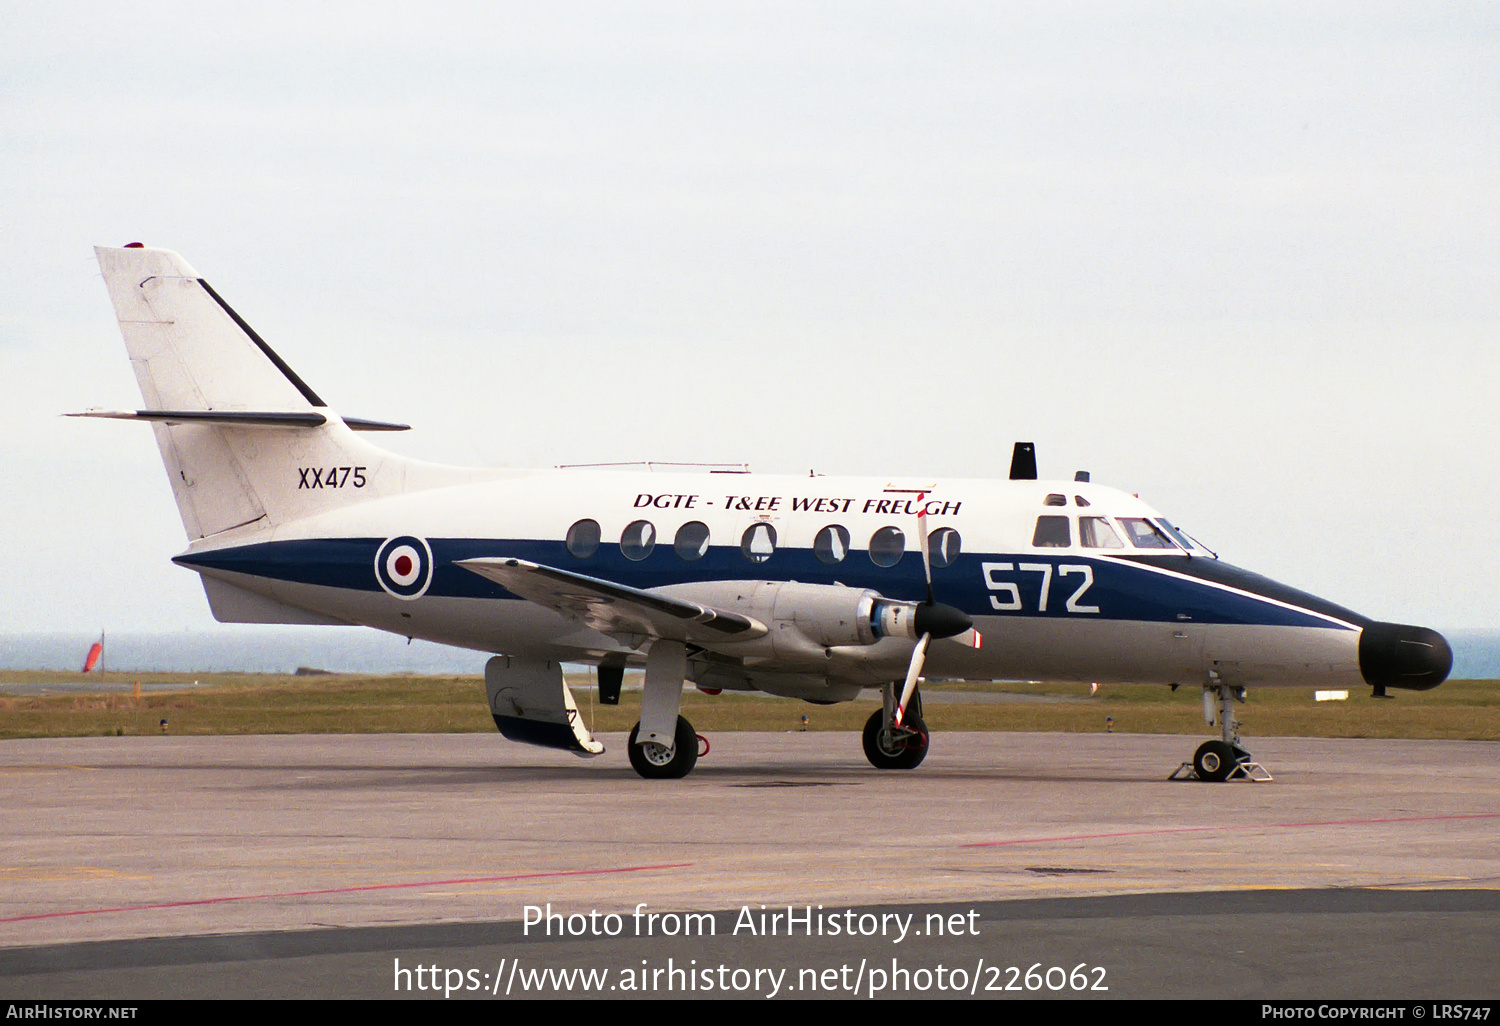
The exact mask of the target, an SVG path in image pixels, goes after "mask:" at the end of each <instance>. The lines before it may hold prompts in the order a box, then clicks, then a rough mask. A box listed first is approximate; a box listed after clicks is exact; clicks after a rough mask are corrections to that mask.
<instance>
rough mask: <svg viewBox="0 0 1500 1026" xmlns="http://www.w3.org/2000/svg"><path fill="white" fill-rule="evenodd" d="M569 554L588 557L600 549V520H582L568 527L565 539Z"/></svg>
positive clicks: (582, 557)
mask: <svg viewBox="0 0 1500 1026" xmlns="http://www.w3.org/2000/svg"><path fill="white" fill-rule="evenodd" d="M565 544H566V545H567V546H568V552H569V554H571V555H573V556H576V557H577V558H579V559H588V558H589V557H590V556H592V555H593V554H594V553H595V552H598V551H599V521H597V520H580V521H578V523H576V524H574V525H573V526H572V527H570V528H568V536H567V539H566V541H565Z"/></svg>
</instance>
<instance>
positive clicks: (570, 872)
mask: <svg viewBox="0 0 1500 1026" xmlns="http://www.w3.org/2000/svg"><path fill="white" fill-rule="evenodd" d="M691 865H692V863H691V862H668V863H664V864H662V865H659V866H621V867H618V868H616V869H564V870H559V871H557V872H554V873H515V874H512V875H510V876H476V877H473V878H471V879H467V880H419V881H417V882H415V883H391V884H362V885H360V886H358V887H326V888H323V889H322V890H315V891H273V892H270V893H267V894H231V895H228V896H226V897H222V898H195V899H193V900H190V901H163V902H158V903H156V904H152V905H122V906H120V907H119V908H84V909H76V910H74V911H72V912H42V913H40V914H38V915H33V916H12V917H10V918H8V919H0V923H24V922H28V921H30V920H34V919H65V918H68V917H69V916H102V915H107V914H109V913H112V912H150V911H154V910H157V909H164V908H188V907H191V906H193V905H221V904H224V903H225V902H230V901H264V900H266V899H268V898H311V897H316V896H318V895H320V894H355V893H358V892H360V891H392V890H406V889H411V888H416V887H443V886H449V887H452V886H456V885H458V884H482V883H497V882H499V881H502V880H542V879H547V878H552V877H560V876H603V875H605V874H616V873H646V872H650V871H651V870H654V869H686V868H687V867H688V866H691Z"/></svg>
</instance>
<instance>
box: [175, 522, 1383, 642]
mask: <svg viewBox="0 0 1500 1026" xmlns="http://www.w3.org/2000/svg"><path fill="white" fill-rule="evenodd" d="M383 541H384V539H381V538H327V539H310V540H305V541H276V542H262V543H258V544H253V545H243V546H236V547H232V548H224V549H216V550H213V551H209V552H201V553H192V554H186V555H182V556H178V557H177V559H176V562H178V563H179V564H181V565H183V566H187V567H190V568H193V569H203V570H218V571H221V572H226V573H233V574H242V575H247V576H250V577H260V578H266V579H269V580H273V581H285V582H291V583H296V584H308V585H317V586H321V587H328V588H343V589H349V590H352V591H362V592H378V591H380V590H381V586H380V583H379V581H378V580H377V579H376V575H375V556H376V552H377V550H379V548H380V546H381V544H382V542H383ZM428 544H429V545H430V546H431V549H432V558H433V563H434V568H433V572H432V583H431V586H430V587H429V588H428V589H427V591H426V597H429V598H431V597H441V598H470V599H510V598H514V597H515V596H513V595H512V594H511V593H510V592H507V591H506V590H505V589H503V588H501V587H500V586H499V585H497V584H494V583H492V582H491V581H488V580H486V579H484V578H482V577H480V576H479V575H477V574H474V573H471V572H470V571H468V570H465V569H464V568H463V567H460V566H456V565H454V564H455V563H456V562H457V561H459V560H463V559H476V558H481V557H515V558H518V559H524V560H528V561H530V562H534V563H541V564H544V565H547V566H555V567H558V568H560V569H564V570H571V571H574V572H576V573H581V574H587V575H588V576H590V577H598V578H602V579H604V580H608V581H614V582H616V583H619V584H623V585H627V586H629V587H633V588H642V589H646V588H659V587H664V586H667V585H673V584H688V583H695V582H703V581H721V580H758V579H765V580H777V581H800V582H802V583H804V584H827V585H832V584H842V585H846V586H848V587H852V588H870V589H873V590H875V591H878V592H880V593H881V594H882V595H884V596H886V597H887V598H892V599H904V600H909V601H921V600H922V598H923V597H924V594H925V586H924V583H923V577H922V564H921V557H920V556H919V555H918V554H916V553H911V552H909V553H907V554H906V555H905V556H904V557H903V558H902V559H901V560H900V561H899V562H898V563H897V564H896V565H895V566H891V567H880V566H876V565H874V564H873V563H872V562H871V561H870V559H869V558H868V556H867V554H866V553H864V552H862V551H855V552H851V553H849V557H848V559H846V560H845V561H844V562H843V563H839V564H836V565H833V566H828V565H825V564H824V563H822V562H820V561H819V560H818V559H817V558H816V557H815V556H814V555H813V553H812V551H811V550H809V549H794V548H782V549H778V550H777V551H776V552H775V553H774V554H773V555H772V556H771V557H770V558H769V559H767V560H766V561H765V562H762V563H752V562H750V561H749V560H747V559H746V558H745V556H744V554H743V553H742V552H741V550H740V548H739V547H738V546H714V547H710V548H709V550H708V552H707V553H706V554H705V555H704V556H703V558H702V559H699V560H695V561H693V562H685V561H684V560H682V559H680V558H679V557H678V556H677V554H676V553H675V552H674V551H673V549H672V547H671V546H669V545H658V546H657V547H656V549H655V550H654V551H653V552H652V553H651V554H650V555H649V556H647V557H646V558H645V559H643V560H631V559H627V558H626V557H625V556H624V555H623V554H622V553H621V552H620V551H619V548H618V547H617V546H611V545H604V546H601V547H600V548H599V550H598V551H597V552H596V553H595V554H594V555H592V556H590V557H589V558H587V559H577V558H575V557H574V556H572V555H571V554H569V553H568V551H567V549H566V548H565V546H564V545H563V543H562V542H556V541H510V540H502V539H486V538H430V539H428ZM996 564H1010V566H1009V567H1008V568H1005V569H998V568H997V567H996ZM1023 564H1025V565H1026V566H1027V567H1029V568H1030V569H1025V570H1023V569H1021V567H1022V565H1023ZM1210 564H1211V565H1210ZM1083 566H1087V567H1088V568H1089V571H1090V574H1091V577H1092V579H1091V580H1089V579H1088V575H1085V574H1083V573H1082V572H1080V570H1079V569H1078V568H1079V567H1083ZM1040 567H1050V571H1049V570H1043V569H1038V568H1040ZM933 585H934V588H935V589H936V591H937V596H938V600H939V601H941V602H944V603H947V604H949V605H953V606H957V607H958V608H959V609H962V610H963V611H964V612H966V613H968V614H969V615H970V616H1046V617H1066V618H1072V619H1077V618H1079V617H1089V618H1097V619H1102V620H1136V621H1146V622H1179V623H1180V622H1193V623H1204V624H1258V625H1271V626H1291V627H1324V628H1336V629H1337V628H1345V627H1346V625H1347V624H1353V625H1356V626H1362V625H1363V623H1364V622H1365V619H1364V618H1363V617H1360V616H1358V615H1357V614H1355V613H1352V612H1350V611H1349V610H1346V609H1343V608H1342V607H1339V606H1335V605H1334V604H1333V603H1330V602H1327V601H1325V600H1323V599H1319V598H1316V597H1315V596H1312V595H1308V594H1306V593H1304V592H1299V591H1296V590H1295V589H1292V588H1289V587H1287V586H1286V585H1282V584H1278V583H1277V582H1275V581H1271V580H1269V579H1267V578H1264V577H1261V576H1260V575H1258V574H1253V573H1250V572H1248V571H1245V570H1241V569H1239V568H1237V567H1234V566H1231V565H1229V564H1227V563H1224V562H1223V561H1221V560H1212V561H1210V560H1206V559H1202V558H1192V559H1189V558H1188V557H1183V556H1164V557H1159V558H1141V557H1127V558H1124V559H1112V558H1095V557H1091V556H1084V555H1081V554H1077V553H1066V554H1064V553H1059V554H1056V555H1053V554H1043V553H1039V552H1026V553H1013V554H995V555H981V554H967V553H966V554H963V555H961V556H959V557H958V558H957V559H956V560H955V561H954V563H953V565H952V566H949V567H944V568H942V569H935V570H934V571H933ZM1044 587H1045V588H1046V590H1047V597H1046V606H1045V608H1043V605H1042V592H1043V589H1044ZM1017 597H1019V603H1020V609H1006V608H1001V607H1004V606H1011V605H1014V604H1015V600H1016V598H1017ZM1070 605H1071V606H1072V607H1073V608H1071V609H1070V608H1069V606H1070ZM1094 608H1097V609H1098V612H1097V613H1094V612H1092V611H1089V612H1080V610H1092V609H1094ZM1320 614H1322V615H1320ZM1329 617H1336V618H1338V619H1339V620H1342V621H1344V623H1338V622H1334V621H1331V620H1330V619H1329Z"/></svg>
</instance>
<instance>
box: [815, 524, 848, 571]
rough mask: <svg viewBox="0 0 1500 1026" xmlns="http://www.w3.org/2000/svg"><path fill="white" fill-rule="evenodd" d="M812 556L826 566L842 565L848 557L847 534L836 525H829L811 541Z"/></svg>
mask: <svg viewBox="0 0 1500 1026" xmlns="http://www.w3.org/2000/svg"><path fill="white" fill-rule="evenodd" d="M813 555H814V556H817V557H818V562H819V563H823V564H825V565H827V566H833V565H834V564H835V563H842V562H843V561H844V557H845V556H847V555H849V532H848V531H847V530H845V529H844V528H842V527H840V526H839V525H838V524H829V525H828V526H827V527H825V528H823V530H821V531H819V532H818V534H817V537H815V538H814V539H813Z"/></svg>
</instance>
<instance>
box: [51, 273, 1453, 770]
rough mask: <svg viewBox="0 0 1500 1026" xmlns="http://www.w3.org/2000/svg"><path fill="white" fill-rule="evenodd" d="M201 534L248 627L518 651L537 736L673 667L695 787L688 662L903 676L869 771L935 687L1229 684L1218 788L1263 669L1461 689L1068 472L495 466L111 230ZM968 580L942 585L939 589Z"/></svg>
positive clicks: (876, 737)
mask: <svg viewBox="0 0 1500 1026" xmlns="http://www.w3.org/2000/svg"><path fill="white" fill-rule="evenodd" d="M97 253H98V257H99V265H100V267H101V269H102V270H103V274H104V281H105V284H106V285H107V286H108V289H109V295H110V299H111V301H112V302H113V304H114V309H115V315H116V317H117V318H118V319H119V322H120V329H121V332H122V333H123V335H124V337H125V347H126V349H127V351H128V352H129V356H130V363H131V367H132V368H133V369H134V370H135V374H136V378H137V380H138V381H139V383H140V388H141V395H142V397H143V399H144V402H145V405H144V408H143V409H140V410H125V411H106V410H90V411H88V412H87V413H84V414H77V416H92V417H108V418H117V419H126V420H140V421H147V422H149V423H150V424H151V425H152V430H153V431H154V432H155V434H156V441H157V445H158V446H159V447H160V449H161V455H162V460H163V462H164V463H165V464H166V470H167V476H168V478H169V479H170V481H171V484H172V491H173V494H174V495H175V496H176V499H177V507H178V510H179V512H180V513H181V515H182V522H183V525H184V526H185V527H186V529H187V535H188V547H187V550H186V551H185V552H183V553H182V554H181V555H178V556H176V557H175V560H174V561H175V562H177V563H178V564H180V565H182V566H185V567H187V568H189V569H191V570H194V571H196V572H197V573H198V574H199V575H200V576H201V578H202V581H203V588H204V591H205V592H206V593H207V596H208V602H209V606H210V607H211V608H212V610H213V613H214V616H215V617H216V618H217V619H219V620H220V621H222V622H228V623H290V624H358V625H363V626H367V627H374V628H376V629H378V630H383V631H391V632H393V633H396V634H400V635H404V636H406V637H408V638H423V639H427V640H430V641H435V642H439V643H442V644H447V645H456V646H461V647H464V648H470V649H475V650H478V651H480V652H488V653H497V654H495V655H494V656H493V657H492V658H490V659H489V661H488V663H487V664H486V666H485V689H486V693H487V696H488V700H489V704H490V711H491V713H492V714H493V716H494V719H495V723H496V725H497V726H498V727H499V729H500V731H501V733H503V734H504V735H505V736H506V737H507V738H510V739H511V740H514V741H523V742H527V743H531V744H537V745H546V746H551V747H556V748H562V749H568V750H571V751H574V752H577V753H580V754H583V755H597V754H599V753H601V752H602V751H603V750H604V747H603V745H602V744H600V743H599V742H598V741H596V740H595V739H594V738H593V737H592V736H591V735H590V733H589V731H588V729H587V727H586V726H585V725H584V724H583V722H582V721H581V719H580V717H579V715H578V710H577V707H576V704H575V702H574V699H573V696H572V694H571V692H570V691H569V688H568V686H567V684H566V682H565V681H564V678H563V673H562V664H563V663H565V662H566V663H583V664H591V665H594V666H597V667H598V680H599V697H600V701H601V702H603V703H605V704H614V703H617V702H618V701H619V695H620V687H621V679H622V675H623V673H624V671H625V669H626V668H627V667H644V669H645V675H644V685H643V691H642V700H641V714H640V722H639V723H638V724H637V726H636V728H635V730H633V731H632V732H631V735H630V740H629V744H628V751H629V756H630V761H631V764H632V765H633V766H634V767H635V769H636V771H637V772H639V773H640V774H641V775H642V776H644V777H682V776H685V775H686V774H687V773H689V772H691V770H692V769H693V767H694V765H695V764H696V762H697V759H698V754H699V748H698V743H699V739H698V738H697V735H696V734H695V732H694V730H693V728H692V726H691V725H690V724H689V723H688V721H687V720H686V719H685V718H683V717H682V716H681V715H680V712H679V710H680V701H681V695H682V689H683V686H684V683H685V682H686V683H692V684H694V685H696V686H697V687H698V688H699V689H701V690H703V691H705V692H708V693H710V694H715V693H718V692H720V691H722V690H735V691H759V692H764V693H767V694H771V695H779V696H784V697H787V698H796V699H802V700H804V701H808V702H813V703H835V702H846V701H849V700H850V699H853V698H854V697H856V696H857V695H859V694H860V692H861V691H863V690H865V689H866V688H874V689H878V690H879V691H880V692H881V694H882V696H883V699H884V701H883V703H882V708H881V709H880V710H879V711H877V712H875V713H874V714H872V715H871V717H870V719H869V722H868V723H867V724H866V726H865V730H864V749H865V754H866V756H867V757H868V758H869V761H870V762H871V763H873V764H874V765H875V766H876V767H879V768H882V769H910V768H913V767H915V766H917V765H918V764H919V763H920V762H921V761H922V759H923V758H924V757H925V755H926V754H927V748H928V733H927V728H926V725H925V723H924V722H923V719H922V712H921V695H920V691H919V689H918V684H919V681H920V679H921V678H922V675H923V674H924V673H931V674H932V675H933V676H935V677H941V678H945V679H950V680H953V679H961V680H982V681H990V680H1077V681H1083V682H1117V683H1125V682H1139V683H1160V684H1166V685H1171V686H1172V687H1174V688H1175V687H1178V686H1192V687H1201V688H1202V689H1203V696H1204V712H1205V718H1206V719H1207V721H1208V723H1209V724H1210V725H1213V724H1215V723H1217V724H1218V726H1219V730H1220V737H1219V738H1217V739H1213V740H1209V741H1206V742H1205V743H1204V744H1203V745H1202V746H1201V747H1199V748H1198V750H1197V752H1196V753H1195V755H1194V757H1193V769H1194V771H1195V772H1196V774H1197V776H1198V777H1200V778H1201V779H1204V780H1224V779H1227V778H1229V777H1231V776H1244V775H1247V772H1248V770H1249V769H1250V768H1251V767H1253V765H1254V764H1253V763H1251V761H1250V755H1249V753H1248V752H1247V751H1246V750H1245V749H1244V748H1243V747H1242V746H1241V745H1240V741H1239V736H1238V727H1239V724H1238V723H1237V721H1236V720H1235V717H1234V711H1233V706H1234V703H1235V701H1237V700H1239V701H1243V699H1244V695H1245V689H1246V688H1249V687H1278V686H1288V687H1292V686H1294V687H1315V688H1334V689H1339V688H1342V689H1347V688H1349V687H1352V686H1357V685H1359V684H1361V683H1367V684H1370V685H1373V686H1374V688H1375V689H1376V693H1381V694H1383V693H1384V689H1385V688H1387V687H1398V688H1412V689H1417V690H1425V689H1428V688H1432V687H1436V686H1437V685H1438V684H1440V683H1442V681H1443V680H1444V679H1445V678H1446V677H1447V675H1448V671H1449V670H1450V669H1451V667H1452V654H1451V652H1450V650H1449V647H1448V644H1447V642H1446V641H1445V640H1444V639H1443V637H1442V635H1440V634H1438V633H1437V632H1435V631H1432V630H1428V629H1426V628H1422V627H1413V626H1405V625H1400V624H1393V623H1382V622H1377V621H1373V620H1370V619H1369V618H1367V617H1364V616H1360V615H1359V614H1358V613H1355V612H1352V611H1351V610H1348V609H1345V608H1343V607H1342V606H1338V605H1335V604H1334V603H1332V602H1328V601H1326V600H1324V599H1321V598H1317V597H1315V596H1312V595H1309V594H1306V593H1304V592H1301V591H1298V590H1296V589H1294V588H1290V587H1287V586H1285V585H1282V584H1278V583H1277V582H1275V581H1272V580H1268V579H1267V578H1265V577H1261V576H1259V575H1257V574H1253V573H1250V572H1248V571H1245V570H1241V569H1239V568H1238V567H1234V566H1231V565H1229V564H1228V563H1225V562H1223V561H1222V560H1220V559H1219V558H1218V557H1217V556H1216V555H1215V554H1214V553H1213V552H1211V551H1209V550H1208V549H1206V548H1204V547H1203V546H1202V545H1201V544H1199V543H1197V542H1196V541H1194V540H1193V539H1192V538H1190V537H1189V536H1187V535H1186V534H1184V533H1183V532H1182V531H1180V530H1179V529H1177V528H1176V527H1175V526H1174V525H1172V524H1171V523H1169V522H1168V521H1167V520H1166V519H1164V518H1163V517H1162V516H1161V515H1160V514H1159V513H1157V512H1156V511H1155V510H1153V509H1152V508H1151V507H1149V506H1148V505H1146V504H1145V503H1143V502H1141V501H1140V500H1139V499H1138V498H1136V497H1134V496H1132V495H1129V494H1126V493H1124V492H1120V491H1117V490H1115V489H1112V488H1107V487H1103V486H1101V485H1098V484H1094V483H1092V482H1091V481H1089V479H1088V475H1087V474H1084V473H1079V474H1078V475H1077V476H1076V477H1075V478H1074V480H1072V481H1041V480H1037V475H1036V463H1035V455H1034V452H1033V450H1032V448H1031V446H1030V444H1029V443H1020V444H1018V445H1017V446H1016V451H1015V455H1014V458H1013V462H1012V465H1011V472H1010V479H1009V480H1006V481H969V480H929V479H925V478H913V477H902V478H892V479H885V478H838V477H813V476H810V477H806V478H800V477H776V476H762V475H755V474H749V473H746V472H718V473H713V472H709V473H703V472H687V471H681V470H677V471H669V472H657V471H655V470H648V471H638V470H637V471H622V470H620V469H618V468H615V469H606V468H557V469H550V470H471V469H464V468H458V467H449V466H441V465H437V464H431V463H424V462H420V461H417V460H412V459H407V458H405V457H402V456H399V455H396V454H394V453H391V452H387V451H385V450H383V449H381V448H379V447H377V446H375V445H372V444H371V443H370V442H368V441H366V440H365V438H364V437H363V433H364V432H370V431H386V430H404V429H405V425H401V424H389V423H383V422H378V421H370V420H362V419H357V418H354V417H345V416H341V415H339V414H338V413H335V412H334V411H332V410H330V409H329V408H328V406H327V405H326V404H325V403H324V402H323V400H322V399H320V398H319V397H318V395H317V393H316V392H314V391H313V390H312V389H311V388H310V387H308V385H307V384H306V383H305V382H303V381H302V379H301V378H299V377H298V376H297V375H296V373H295V372H293V371H292V369H291V368H290V367H289V366H287V364H286V362H285V361H284V360H282V358H281V357H280V356H278V355H277V354H276V352H275V351H273V350H272V349H271V347H270V346H269V345H267V344H266V342H265V340H263V339H262V338H261V337H260V336H259V335H258V334H256V332H255V331H254V329H252V328H251V327H250V325H249V324H247V323H246V322H245V321H244V319H243V318H241V317H240V315H239V314H237V313H236V312H235V311H234V309H233V308H231V307H230V306H229V304H228V303H226V302H225V301H224V300H223V299H222V298H220V296H219V294H218V293H217V292H216V291H215V290H214V289H213V288H212V287H211V286H210V285H209V284H208V282H206V281H204V280H203V278H201V277H200V276H199V275H198V273H197V272H196V271H194V270H193V269H192V268H191V267H189V266H188V264H187V263H186V262H185V261H184V260H183V259H182V258H181V257H180V256H178V255H177V254H176V253H173V252H170V251H168V250H162V249H149V248H146V247H143V246H141V245H140V244H137V243H132V244H131V245H128V246H125V247H122V248H118V249H106V248H100V249H98V250H97ZM938 595H941V597H942V600H943V601H942V602H938V601H937V598H936V596H938Z"/></svg>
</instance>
